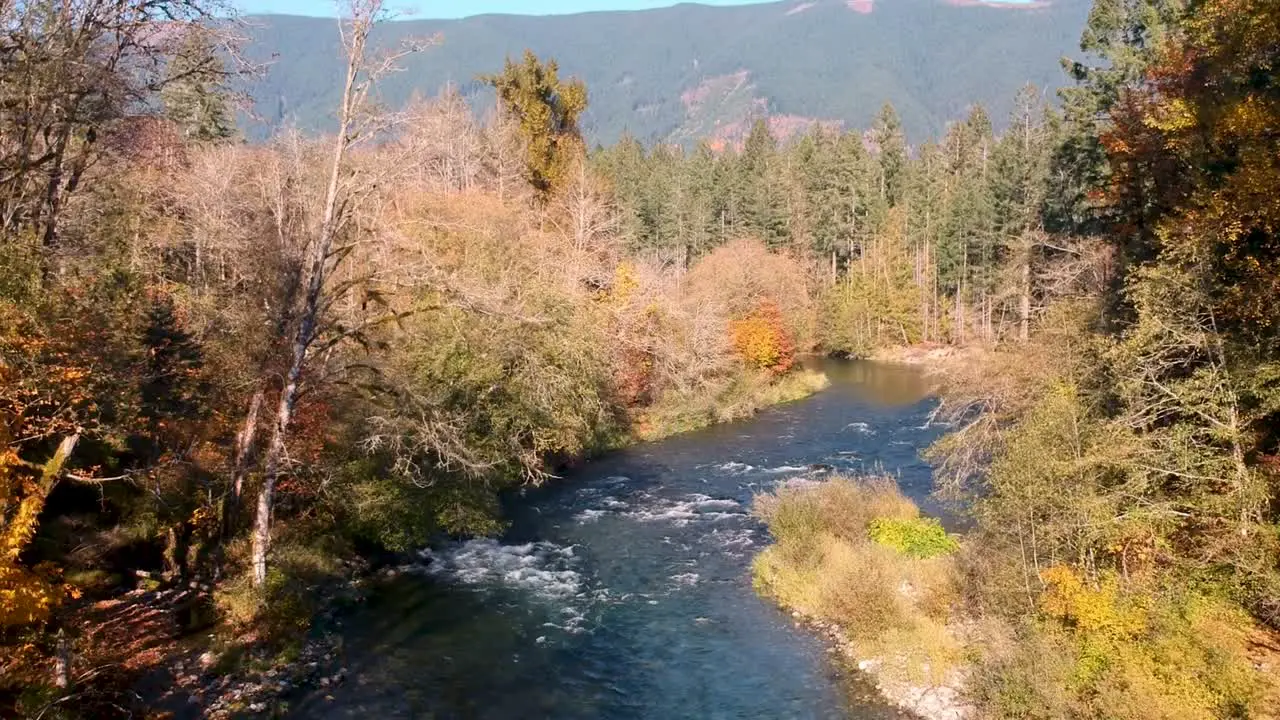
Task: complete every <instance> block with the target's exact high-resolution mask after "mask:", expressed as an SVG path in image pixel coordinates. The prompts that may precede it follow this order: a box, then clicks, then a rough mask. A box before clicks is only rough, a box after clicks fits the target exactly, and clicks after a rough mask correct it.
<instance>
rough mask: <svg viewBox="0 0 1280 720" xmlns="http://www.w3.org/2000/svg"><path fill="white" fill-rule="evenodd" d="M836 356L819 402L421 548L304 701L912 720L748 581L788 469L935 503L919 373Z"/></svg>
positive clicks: (388, 710) (721, 430)
mask: <svg viewBox="0 0 1280 720" xmlns="http://www.w3.org/2000/svg"><path fill="white" fill-rule="evenodd" d="M822 369H824V370H825V371H826V372H827V374H828V375H829V376H830V378H831V380H832V385H831V387H830V388H829V389H828V390H825V391H823V392H821V393H819V394H817V395H815V396H813V397H811V398H809V399H806V400H803V401H800V402H796V403H792V404H789V405H785V406H781V407H777V408H772V409H769V410H766V411H764V412H762V413H761V414H760V415H758V416H757V417H756V418H754V419H751V420H748V421H744V422H740V423H734V424H729V425H723V426H718V427H713V428H709V429H706V430H702V431H698V432H694V433H690V434H687V435H682V436H678V437H674V438H670V439H667V440H664V441H661V442H656V443H650V444H645V445H640V446H636V447H633V448H630V449H627V450H623V451H620V452H617V453H614V454H612V455H609V456H606V457H604V458H601V459H599V460H596V461H593V462H591V463H589V464H587V465H586V466H584V467H582V468H580V469H578V470H575V471H574V472H573V473H572V474H570V475H569V476H568V477H566V478H564V479H563V480H562V481H559V482H557V483H555V484H554V486H551V487H547V488H543V489H539V490H533V491H529V492H526V493H523V495H522V496H520V497H515V498H512V499H511V501H510V502H509V503H508V505H509V516H510V518H511V528H510V531H509V532H508V533H507V534H506V535H505V536H504V537H503V538H501V539H500V540H493V539H483V540H471V541H467V542H459V543H453V544H447V545H444V546H441V547H437V548H434V549H432V550H431V551H429V552H424V560H423V562H422V563H421V564H415V565H413V566H409V567H406V568H403V569H402V572H400V573H399V574H398V575H397V576H396V577H395V578H393V579H390V580H386V581H384V582H382V583H381V584H380V585H379V586H378V587H377V588H376V589H375V590H374V591H373V593H372V595H371V597H370V599H369V601H368V603H367V604H366V605H365V606H364V607H363V608H362V609H360V610H359V611H358V612H356V613H355V614H354V615H353V616H352V617H350V618H349V619H348V620H347V622H346V623H344V630H343V638H342V639H343V646H344V655H345V657H346V661H347V675H346V677H347V681H346V682H344V683H343V684H342V685H340V686H338V687H334V688H321V689H320V690H318V691H316V692H314V693H312V694H309V695H308V696H306V697H303V698H300V699H299V700H298V701H297V702H295V703H294V704H293V713H294V715H295V716H296V717H300V718H302V717H305V718H441V719H445V718H447V719H453V718H459V719H461V718H468V719H469V718H476V719H482V720H508V719H512V718H557V719H559V718H565V719H570V718H572V719H577V718H607V719H623V718H658V719H664V720H665V719H674V718H726V719H727V718H854V719H856V720H874V719H880V718H895V717H902V715H901V714H900V713H899V712H898V711H896V710H894V709H892V708H891V707H889V706H888V705H887V704H886V703H885V702H884V701H883V700H882V699H880V698H878V697H877V696H876V694H875V693H874V691H873V690H871V689H870V686H869V685H868V684H867V683H865V682H860V681H859V679H858V677H857V675H856V673H855V674H852V676H851V674H850V673H849V672H848V671H847V670H845V669H843V668H840V667H837V666H836V662H837V660H836V658H835V656H834V655H833V654H831V653H830V652H828V650H827V648H826V647H825V646H824V645H823V643H822V641H821V640H820V639H818V638H816V637H814V636H812V635H811V634H809V633H807V632H805V631H804V630H803V629H802V628H799V627H797V626H796V624H795V622H794V620H793V619H792V618H791V617H790V616H789V615H787V614H786V613H784V612H783V611H781V610H779V609H777V608H775V607H774V606H772V605H770V604H769V603H768V602H766V601H764V600H762V599H760V598H759V597H757V595H756V594H755V593H754V591H753V590H752V587H751V570H750V565H751V558H752V557H753V556H754V555H755V554H756V553H757V552H758V551H759V550H760V549H761V547H762V546H764V545H765V544H767V543H768V541H769V539H768V534H767V533H766V532H765V531H764V529H763V528H762V527H761V526H760V524H759V523H758V522H757V521H756V520H755V519H754V518H752V517H751V516H750V505H751V499H752V497H753V496H754V495H756V494H757V493H760V492H763V491H767V490H770V489H771V488H773V487H775V486H776V485H777V484H778V483H779V482H785V481H787V480H790V479H793V478H797V477H808V478H813V479H821V477H823V475H824V474H826V473H829V472H831V471H833V470H834V471H840V472H849V473H866V472H886V473H890V474H892V475H894V476H896V477H897V478H898V480H899V483H900V485H901V486H902V488H903V490H904V491H905V492H906V493H907V494H908V495H909V496H911V497H912V498H913V499H915V500H917V502H920V503H921V504H922V506H923V508H924V509H925V511H926V512H929V511H930V510H931V504H930V503H929V501H928V498H927V496H928V493H929V491H930V489H931V470H930V468H929V466H928V465H927V464H926V463H925V462H923V461H922V460H921V459H920V456H919V453H920V450H921V449H923V448H924V447H927V446H928V445H929V444H930V443H931V442H932V441H933V440H934V439H935V438H936V437H937V435H938V434H939V432H940V429H939V428H937V427H931V426H930V425H929V424H928V417H929V413H930V411H931V410H932V409H933V407H934V401H933V400H931V399H930V398H929V397H928V385H927V383H926V382H925V380H924V379H923V378H922V377H921V375H920V374H919V372H918V371H916V370H913V369H910V368H904V367H899V366H893V365H882V364H875V363H861V362H856V363H826V364H824V367H823V368H822ZM933 509H934V510H936V508H933ZM851 677H852V679H850V678H851Z"/></svg>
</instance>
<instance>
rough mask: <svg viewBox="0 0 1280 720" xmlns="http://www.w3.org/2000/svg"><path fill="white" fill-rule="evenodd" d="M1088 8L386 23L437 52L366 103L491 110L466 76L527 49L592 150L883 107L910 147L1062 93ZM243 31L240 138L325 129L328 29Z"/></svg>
mask: <svg viewBox="0 0 1280 720" xmlns="http://www.w3.org/2000/svg"><path fill="white" fill-rule="evenodd" d="M1089 7H1090V0H1046V1H1041V2H1028V3H1020V4H1017V5H1012V4H1008V3H1003V4H991V3H984V2H977V1H974V0H807V1H806V0H789V1H787V2H777V3H768V4H761V5H743V6H729V7H725V6H719V7H708V6H703V5H677V6H675V7H670V8H664V9H659V10H647V11H640V12H596V13H586V14H580V15H562V16H550V17H528V16H516V15H483V16H477V17H472V18H467V19H464V20H448V21H445V20H440V21H435V20H413V21H399V22H394V23H388V24H386V25H384V26H383V27H382V28H380V30H379V33H380V34H379V35H378V37H377V42H378V43H380V44H382V45H388V44H390V43H394V42H397V41H398V40H399V39H402V38H406V37H415V36H417V37H426V36H432V35H437V34H438V35H439V36H440V37H441V38H442V43H441V44H440V45H438V46H436V47H433V48H431V49H430V50H428V51H426V52H425V53H422V54H420V55H417V56H415V57H412V58H410V59H409V60H408V61H407V62H406V63H405V65H406V70H405V72H401V73H398V74H396V75H394V76H392V77H390V78H388V79H386V80H384V81H383V83H382V86H381V96H382V99H383V101H384V102H386V103H387V104H389V105H392V106H399V105H401V104H403V103H404V102H405V101H406V100H407V99H408V98H409V97H411V96H412V95H413V94H414V93H415V92H417V93H423V94H428V95H430V94H435V93H436V92H437V91H438V90H439V89H440V88H441V87H443V86H444V85H445V84H446V83H453V84H455V85H457V86H458V87H459V88H460V89H461V91H462V92H463V93H464V94H465V95H467V96H468V97H469V98H470V99H471V100H472V102H473V105H475V106H476V107H477V108H479V109H483V108H484V107H485V106H486V105H491V104H492V97H491V95H490V94H489V93H488V92H487V90H485V89H484V88H483V87H482V86H481V85H480V84H479V83H478V82H476V77H477V75H479V74H481V73H488V72H494V71H496V70H498V69H500V68H501V67H502V61H503V59H504V58H505V57H506V56H508V55H511V56H517V55H518V54H520V53H522V52H523V51H524V49H525V48H529V49H532V50H533V51H534V52H536V53H538V55H539V56H541V57H544V58H546V57H554V58H555V59H556V60H558V61H559V63H560V67H561V72H562V74H565V75H573V76H577V77H579V78H581V79H583V80H584V81H585V82H586V83H587V87H588V89H589V91H590V94H591V106H590V109H589V110H588V113H587V115H586V116H585V118H584V126H585V129H586V131H587V133H588V135H589V137H590V139H591V140H592V141H593V142H600V143H610V142H613V141H615V140H616V139H617V138H618V137H619V136H621V135H622V134H623V133H624V132H629V133H631V134H632V135H635V136H636V137H638V138H639V139H641V140H644V141H677V142H690V141H695V140H697V139H701V138H710V139H714V140H719V141H730V142H732V141H734V140H736V139H737V138H738V137H740V136H741V133H743V132H744V131H745V129H746V128H747V127H748V126H749V125H750V122H751V121H752V120H753V119H755V118H757V117H762V116H767V117H768V118H769V119H770V122H771V124H772V125H773V127H774V128H775V130H776V131H777V132H779V133H780V134H783V135H785V134H788V133H790V132H793V131H796V130H800V129H803V128H805V127H808V126H809V125H810V124H812V123H814V122H828V123H831V124H834V125H842V126H844V127H851V128H859V127H866V126H867V125H868V124H869V123H870V122H871V120H872V118H873V116H874V115H875V113H876V112H877V111H878V110H879V108H880V106H881V105H882V104H883V103H884V101H886V100H888V101H891V102H892V103H893V104H894V105H895V106H896V107H897V109H898V112H899V114H900V115H901V116H902V118H903V123H904V125H905V126H906V129H907V132H908V135H909V136H910V137H911V138H912V139H913V140H922V139H925V138H927V137H931V136H934V135H936V134H938V133H939V132H940V131H941V130H942V129H943V128H944V126H945V124H946V123H947V122H948V121H950V120H953V119H956V118H957V117H958V116H960V115H961V114H962V113H963V112H964V111H965V108H966V107H967V106H969V105H970V104H971V103H973V102H981V103H983V104H984V105H986V106H987V108H988V110H989V111H990V113H991V115H992V116H993V117H994V118H995V119H996V120H997V121H999V120H1000V119H1002V118H1003V117H1005V115H1006V114H1007V113H1008V111H1009V109H1010V106H1011V102H1012V99H1013V96H1014V93H1015V92H1016V91H1017V89H1018V88H1019V87H1020V86H1022V85H1024V84H1026V83H1027V82H1032V83H1035V84H1037V85H1039V86H1041V87H1042V88H1055V87H1058V86H1060V85H1062V84H1063V83H1064V81H1065V77H1064V76H1063V74H1062V70H1061V66H1060V62H1059V61H1060V58H1061V57H1062V56H1063V55H1068V54H1076V47H1077V42H1078V38H1079V36H1080V31H1081V29H1082V28H1083V26H1084V22H1085V19H1086V17H1087V15H1088V12H1089ZM248 20H249V22H250V24H251V36H252V37H251V42H250V45H249V47H248V48H247V51H248V54H249V56H250V57H253V58H256V59H258V60H264V61H266V60H270V62H271V66H270V69H269V70H268V72H267V73H266V76H265V77H263V78H261V79H259V80H257V81H255V83H254V85H253V86H252V87H251V88H250V90H249V92H250V95H251V96H252V97H253V98H254V102H255V110H256V114H257V115H258V116H259V118H261V120H260V121H259V122H256V123H253V124H252V126H251V127H249V128H247V129H248V131H249V133H250V135H251V136H255V137H261V136H263V135H265V134H267V133H268V132H270V129H271V128H272V127H273V126H276V125H279V124H282V123H286V122H292V123H296V124H297V125H299V126H300V127H302V128H304V129H323V128H325V127H328V126H329V125H330V124H331V122H332V110H333V108H334V106H335V100H336V98H337V94H338V92H339V81H340V78H341V58H340V54H339V44H338V38H337V33H336V30H335V28H334V21H332V20H325V19H317V18H304V17H294V16H283V15H269V16H253V17H250V18H248Z"/></svg>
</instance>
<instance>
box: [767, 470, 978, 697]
mask: <svg viewBox="0 0 1280 720" xmlns="http://www.w3.org/2000/svg"><path fill="white" fill-rule="evenodd" d="M755 512H756V514H757V516H759V517H760V518H761V519H762V520H763V521H764V522H765V523H766V524H767V525H768V526H769V530H770V532H771V533H772V534H773V536H774V539H775V540H776V543H775V544H774V545H773V546H772V547H769V548H768V549H766V550H765V551H764V552H762V553H761V554H760V555H759V556H757V557H756V560H755V563H754V567H753V570H754V578H755V586H756V588H757V590H758V591H759V592H760V593H761V594H763V595H765V596H767V597H770V598H772V599H773V600H775V601H776V602H778V604H780V605H782V606H783V607H786V608H788V609H791V610H794V611H798V612H800V613H802V614H803V615H805V616H807V617H809V618H812V619H815V620H820V621H823V622H826V623H832V624H835V625H837V626H839V627H840V628H841V630H842V631H843V632H844V633H845V635H846V636H848V637H849V638H851V639H852V640H853V642H854V643H855V646H856V648H855V652H856V654H857V655H858V656H859V657H861V658H871V657H876V658H879V659H880V660H881V668H882V670H881V672H882V673H886V674H888V675H890V676H892V677H893V678H894V679H897V680H901V681H906V682H911V683H916V684H920V683H926V684H927V683H934V682H939V681H941V679H942V678H943V677H944V676H945V675H946V674H947V673H948V671H950V670H951V669H952V668H953V667H954V666H955V665H956V663H957V662H958V661H959V660H960V657H961V646H960V644H959V642H958V641H957V640H956V639H955V638H954V637H953V636H952V634H951V633H950V631H949V630H948V629H947V620H948V617H949V615H950V613H951V609H952V606H953V605H954V604H955V602H956V600H957V573H956V570H955V564H954V559H953V557H952V556H950V555H939V556H936V557H931V558H927V559H922V558H916V557H911V556H910V555H908V554H906V553H903V552H901V551H900V550H896V549H894V548H892V547H889V546H886V545H882V544H879V543H877V542H874V541H873V540H872V539H871V537H870V534H869V532H868V530H869V527H870V526H871V525H872V523H873V522H874V521H876V520H884V519H892V520H911V519H914V518H917V517H919V510H918V509H917V508H916V506H915V504H914V503H912V502H911V500H909V499H908V498H907V497H906V496H904V495H903V494H902V493H901V491H900V490H898V487H897V484H896V483H895V482H894V481H893V480H892V479H891V478H885V477H872V478H863V479H858V480H853V479H848V478H834V479H832V480H829V481H827V482H823V483H812V484H805V485H792V486H786V487H783V488H781V489H779V490H778V491H777V492H775V493H773V494H769V495H762V496H760V497H758V498H757V499H756V505H755Z"/></svg>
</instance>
